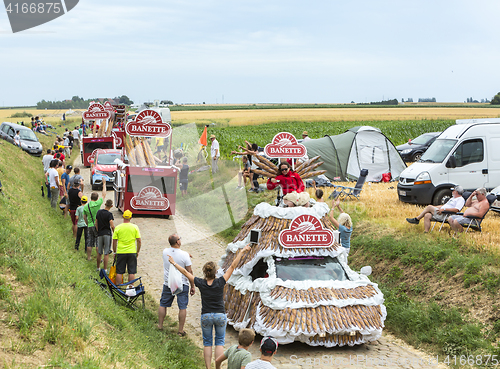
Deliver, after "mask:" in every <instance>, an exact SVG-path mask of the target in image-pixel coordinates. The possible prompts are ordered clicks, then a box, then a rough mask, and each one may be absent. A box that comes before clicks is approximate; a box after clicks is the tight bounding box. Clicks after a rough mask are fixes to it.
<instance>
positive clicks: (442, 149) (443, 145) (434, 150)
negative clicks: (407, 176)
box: [420, 139, 457, 163]
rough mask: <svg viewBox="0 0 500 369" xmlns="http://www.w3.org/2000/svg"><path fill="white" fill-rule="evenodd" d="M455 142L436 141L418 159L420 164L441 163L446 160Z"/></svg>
mask: <svg viewBox="0 0 500 369" xmlns="http://www.w3.org/2000/svg"><path fill="white" fill-rule="evenodd" d="M456 142H457V140H450V139H441V140H436V141H434V142H433V144H432V145H431V146H430V147H429V148H428V149H427V151H426V152H425V153H424V155H422V158H421V159H420V161H421V162H427V163H441V162H443V160H444V159H445V158H446V156H447V155H448V153H449V152H450V150H451V149H452V148H453V146H455V144H456Z"/></svg>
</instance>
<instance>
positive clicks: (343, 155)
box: [302, 126, 406, 181]
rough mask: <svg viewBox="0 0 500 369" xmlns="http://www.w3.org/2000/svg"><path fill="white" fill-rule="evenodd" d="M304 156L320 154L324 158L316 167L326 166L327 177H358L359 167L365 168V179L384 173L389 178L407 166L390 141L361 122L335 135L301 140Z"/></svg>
mask: <svg viewBox="0 0 500 369" xmlns="http://www.w3.org/2000/svg"><path fill="white" fill-rule="evenodd" d="M302 144H303V145H304V146H305V147H306V148H307V156H308V157H309V158H312V157H314V156H317V155H320V156H321V159H320V160H321V161H323V162H324V164H322V165H321V166H319V167H318V170H322V169H324V170H326V173H325V175H326V176H327V177H328V178H329V179H330V180H334V179H337V180H338V179H340V180H342V181H345V180H357V178H358V176H359V172H360V171H361V169H368V177H367V178H366V180H367V181H380V179H381V178H382V174H383V173H388V172H390V173H391V175H392V178H397V177H399V174H400V173H401V172H402V171H403V170H404V169H405V168H406V164H405V163H404V162H403V160H402V159H401V156H400V155H399V153H398V151H397V150H396V148H395V147H394V145H393V144H392V142H391V141H389V139H388V138H387V137H385V135H384V134H383V133H382V132H381V131H380V130H379V129H378V128H374V127H369V126H360V127H354V128H351V129H348V130H347V131H346V132H344V133H342V134H340V135H336V136H325V137H323V138H318V139H315V140H307V141H304V142H302Z"/></svg>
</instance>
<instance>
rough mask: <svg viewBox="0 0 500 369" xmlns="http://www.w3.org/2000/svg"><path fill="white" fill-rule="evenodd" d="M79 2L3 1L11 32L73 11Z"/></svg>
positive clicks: (25, 28)
mask: <svg viewBox="0 0 500 369" xmlns="http://www.w3.org/2000/svg"><path fill="white" fill-rule="evenodd" d="M78 1H79V0H64V1H61V0H52V1H39V0H19V1H15V0H4V1H3V2H4V4H5V10H6V11H7V15H8V16H9V22H10V27H11V28H12V32H13V33H16V32H21V31H24V30H27V29H30V28H33V27H36V26H39V25H41V24H44V23H47V22H50V21H51V20H54V19H56V18H59V17H60V16H62V15H64V14H66V13H68V12H69V11H70V10H71V9H73V8H74V7H75V6H76V4H78Z"/></svg>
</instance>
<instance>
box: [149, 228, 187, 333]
mask: <svg viewBox="0 0 500 369" xmlns="http://www.w3.org/2000/svg"><path fill="white" fill-rule="evenodd" d="M168 242H169V243H170V247H167V248H166V249H165V250H163V276H164V282H163V291H162V294H161V299H160V307H159V308H158V329H160V330H161V329H163V320H164V319H165V316H166V315H167V308H169V307H171V306H172V302H174V297H176V296H175V295H173V294H172V291H170V288H169V287H168V276H169V269H170V262H169V260H168V258H169V256H172V258H173V259H174V260H175V263H176V264H179V265H180V266H181V267H183V268H184V269H186V270H187V271H188V272H189V273H191V274H193V269H192V268H191V264H192V263H191V258H190V256H189V253H187V252H186V251H183V250H181V249H180V248H181V238H180V237H179V236H178V235H177V234H173V235H171V236H170V237H169V238H168ZM189 285H190V282H189V280H188V279H187V278H186V277H185V276H184V275H183V276H182V287H183V289H182V292H181V293H179V294H178V295H177V306H178V307H179V331H178V332H177V334H178V335H179V336H181V337H184V336H185V335H186V332H184V323H185V322H186V313H187V306H188V303H189V294H191V296H193V295H194V292H195V289H194V284H191V288H189Z"/></svg>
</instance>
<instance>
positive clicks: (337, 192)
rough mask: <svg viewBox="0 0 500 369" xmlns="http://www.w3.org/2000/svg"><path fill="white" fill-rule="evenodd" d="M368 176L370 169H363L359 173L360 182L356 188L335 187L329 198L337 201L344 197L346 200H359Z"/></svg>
mask: <svg viewBox="0 0 500 369" xmlns="http://www.w3.org/2000/svg"><path fill="white" fill-rule="evenodd" d="M367 175H368V169H361V172H360V173H359V178H358V181H357V182H356V185H355V186H354V187H346V186H337V185H333V187H334V188H333V192H332V193H331V194H330V196H329V197H328V198H329V199H336V198H337V197H339V196H344V197H346V198H354V199H357V200H359V195H360V194H361V189H362V188H363V185H364V184H365V181H366V176H367Z"/></svg>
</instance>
